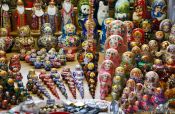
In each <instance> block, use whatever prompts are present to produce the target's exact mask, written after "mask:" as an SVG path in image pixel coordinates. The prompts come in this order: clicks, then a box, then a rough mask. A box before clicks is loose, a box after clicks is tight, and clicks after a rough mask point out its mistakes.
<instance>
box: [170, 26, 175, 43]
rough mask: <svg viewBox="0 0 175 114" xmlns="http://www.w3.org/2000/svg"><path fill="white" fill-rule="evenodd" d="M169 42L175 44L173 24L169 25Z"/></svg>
mask: <svg viewBox="0 0 175 114" xmlns="http://www.w3.org/2000/svg"><path fill="white" fill-rule="evenodd" d="M169 42H170V43H173V44H175V24H174V25H173V26H172V27H171V32H170V37H169Z"/></svg>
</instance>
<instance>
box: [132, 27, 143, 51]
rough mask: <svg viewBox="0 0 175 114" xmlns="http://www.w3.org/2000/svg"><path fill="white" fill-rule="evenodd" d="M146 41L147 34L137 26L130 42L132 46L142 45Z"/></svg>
mask: <svg viewBox="0 0 175 114" xmlns="http://www.w3.org/2000/svg"><path fill="white" fill-rule="evenodd" d="M144 41H145V34H144V31H143V29H141V28H136V29H134V30H133V31H132V38H131V42H130V48H132V47H134V46H141V45H142V44H143V43H144Z"/></svg>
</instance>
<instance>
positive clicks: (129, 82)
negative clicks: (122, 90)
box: [126, 79, 136, 91]
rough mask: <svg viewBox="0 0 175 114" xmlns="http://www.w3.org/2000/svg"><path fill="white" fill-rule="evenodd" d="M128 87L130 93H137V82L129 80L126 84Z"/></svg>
mask: <svg viewBox="0 0 175 114" xmlns="http://www.w3.org/2000/svg"><path fill="white" fill-rule="evenodd" d="M126 87H128V88H129V90H130V91H135V87H136V82H135V81H134V80H133V79H129V80H128V81H127V82H126Z"/></svg>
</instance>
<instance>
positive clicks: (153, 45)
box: [148, 40, 159, 57]
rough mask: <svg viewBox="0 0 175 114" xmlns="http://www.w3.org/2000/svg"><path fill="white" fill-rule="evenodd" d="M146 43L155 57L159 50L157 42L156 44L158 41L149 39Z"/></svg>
mask: <svg viewBox="0 0 175 114" xmlns="http://www.w3.org/2000/svg"><path fill="white" fill-rule="evenodd" d="M148 45H149V48H150V51H151V54H152V56H153V57H155V56H156V55H155V54H156V53H157V52H158V50H159V44H158V42H157V41H156V40H150V41H149V43H148Z"/></svg>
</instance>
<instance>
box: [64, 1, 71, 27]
mask: <svg viewBox="0 0 175 114" xmlns="http://www.w3.org/2000/svg"><path fill="white" fill-rule="evenodd" d="M73 9H74V7H73V5H72V3H71V1H70V0H64V2H63V4H62V10H61V16H62V26H63V27H64V25H66V24H69V23H73Z"/></svg>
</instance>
